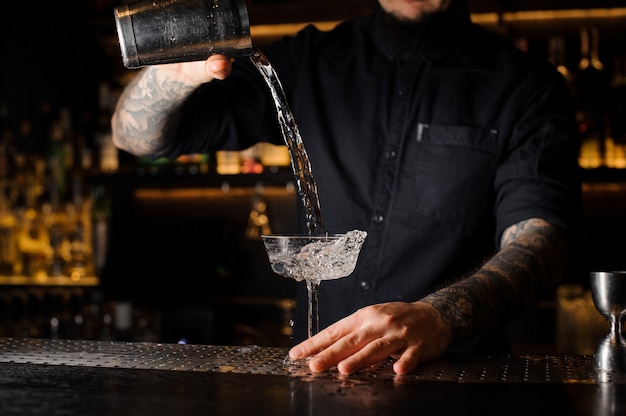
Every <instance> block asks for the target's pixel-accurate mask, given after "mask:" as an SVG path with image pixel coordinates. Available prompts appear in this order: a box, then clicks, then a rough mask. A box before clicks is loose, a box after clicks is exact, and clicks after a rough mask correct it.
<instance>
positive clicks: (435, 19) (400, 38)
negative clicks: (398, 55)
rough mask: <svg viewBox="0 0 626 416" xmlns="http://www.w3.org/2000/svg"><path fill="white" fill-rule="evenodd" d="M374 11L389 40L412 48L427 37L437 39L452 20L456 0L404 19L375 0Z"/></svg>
mask: <svg viewBox="0 0 626 416" xmlns="http://www.w3.org/2000/svg"><path fill="white" fill-rule="evenodd" d="M374 3H375V5H374V7H375V11H376V13H378V14H379V15H380V16H381V18H382V19H381V20H382V22H383V26H384V28H385V30H386V31H387V33H388V34H389V36H390V39H391V41H392V42H393V43H394V44H395V45H396V46H397V47H399V48H400V49H412V48H415V47H417V46H419V45H420V44H421V43H423V42H425V41H428V40H429V39H437V38H438V37H439V36H440V34H442V33H444V32H445V31H446V30H448V28H449V27H450V25H451V22H452V21H454V16H455V15H456V13H457V11H458V7H455V6H456V5H458V3H459V2H458V1H455V0H450V1H449V2H448V4H447V5H445V6H444V7H443V8H441V9H439V10H434V11H430V12H425V13H422V14H421V15H420V16H419V17H417V18H416V19H412V20H410V19H406V18H402V17H399V16H396V15H395V14H393V13H390V12H387V11H386V10H384V9H383V7H382V6H381V5H380V2H378V1H375V2H374Z"/></svg>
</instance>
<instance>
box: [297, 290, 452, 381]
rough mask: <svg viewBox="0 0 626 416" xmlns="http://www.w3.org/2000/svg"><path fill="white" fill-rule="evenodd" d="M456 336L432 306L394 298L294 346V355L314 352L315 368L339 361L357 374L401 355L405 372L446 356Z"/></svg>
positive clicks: (399, 368) (399, 369)
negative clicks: (394, 299)
mask: <svg viewBox="0 0 626 416" xmlns="http://www.w3.org/2000/svg"><path fill="white" fill-rule="evenodd" d="M451 340H452V331H451V329H450V328H449V327H448V326H447V325H446V324H444V322H443V321H442V320H441V317H440V316H439V313H438V312H437V310H436V309H435V308H434V307H432V306H431V305H429V304H426V303H422V302H415V303H404V302H392V303H382V304H378V305H371V306H367V307H365V308H362V309H360V310H358V311H356V312H355V313H353V314H352V315H350V316H348V317H346V318H344V319H342V320H340V321H338V322H336V323H334V324H333V325H331V326H329V327H328V328H326V329H324V330H322V331H320V332H319V333H318V334H317V335H315V336H313V337H312V338H310V339H308V340H306V341H304V342H302V343H300V344H298V345H296V346H295V347H293V348H292V349H291V350H290V351H289V356H290V358H291V359H294V360H297V359H302V358H306V357H311V356H313V355H314V356H313V357H312V358H311V359H310V360H309V368H310V369H311V371H314V372H321V371H325V370H328V369H330V368H332V367H334V366H337V370H338V371H339V372H340V373H341V374H353V373H355V372H357V371H359V370H363V369H366V368H369V367H371V366H373V365H375V364H377V363H379V362H380V361H382V360H384V359H386V358H387V357H390V356H391V357H393V358H395V359H397V361H396V362H395V363H394V365H393V369H394V371H395V373H396V374H399V375H402V374H407V373H410V372H411V371H413V370H414V369H415V368H416V367H417V365H418V364H419V363H420V362H423V361H428V360H431V359H434V358H437V357H440V356H441V355H443V353H444V352H445V351H446V349H447V347H448V346H449V344H450V342H451Z"/></svg>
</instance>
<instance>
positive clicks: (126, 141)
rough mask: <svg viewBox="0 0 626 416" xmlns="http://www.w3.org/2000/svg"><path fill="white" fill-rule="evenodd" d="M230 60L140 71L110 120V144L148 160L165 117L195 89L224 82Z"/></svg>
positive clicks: (222, 58) (217, 57)
mask: <svg viewBox="0 0 626 416" xmlns="http://www.w3.org/2000/svg"><path fill="white" fill-rule="evenodd" d="M231 70H232V60H230V59H228V58H227V57H225V56H223V55H213V56H211V57H209V58H208V59H207V60H206V61H196V62H185V63H180V64H167V65H157V66H151V67H147V68H143V69H142V70H140V71H139V73H138V74H137V75H136V76H135V77H134V78H133V79H132V81H131V82H130V83H129V84H128V86H127V87H126V88H125V89H124V91H123V93H122V95H121V97H120V99H119V100H118V102H117V106H116V109H115V113H114V114H113V117H112V118H111V127H112V131H113V143H114V144H115V146H116V147H118V148H120V149H122V150H124V151H127V152H129V153H131V154H134V155H136V156H151V155H153V154H154V153H155V152H156V151H157V150H158V149H159V148H160V146H161V144H162V135H161V134H162V131H163V128H164V126H165V125H166V124H167V121H168V116H169V115H170V114H171V113H172V112H173V111H174V110H175V109H176V108H177V107H178V106H179V105H180V104H181V103H182V102H183V101H184V100H185V98H187V97H188V96H189V94H191V92H192V91H193V90H194V89H196V88H197V87H198V86H200V85H201V84H203V83H205V82H210V81H212V80H213V79H224V78H226V77H227V76H228V75H230V72H231Z"/></svg>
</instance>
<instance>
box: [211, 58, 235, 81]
mask: <svg viewBox="0 0 626 416" xmlns="http://www.w3.org/2000/svg"><path fill="white" fill-rule="evenodd" d="M232 69H233V59H232V58H229V57H227V56H225V55H212V56H210V57H209V58H208V59H207V60H206V71H207V73H208V75H209V76H210V77H212V78H215V79H225V78H226V77H228V76H229V75H230V73H231V71H232Z"/></svg>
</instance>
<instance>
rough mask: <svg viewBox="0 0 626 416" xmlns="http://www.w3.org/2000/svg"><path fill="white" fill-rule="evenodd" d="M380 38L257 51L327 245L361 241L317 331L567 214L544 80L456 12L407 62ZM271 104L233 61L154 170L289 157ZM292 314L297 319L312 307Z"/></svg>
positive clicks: (365, 33)
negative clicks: (236, 152)
mask: <svg viewBox="0 0 626 416" xmlns="http://www.w3.org/2000/svg"><path fill="white" fill-rule="evenodd" d="M387 33H388V32H386V31H385V29H384V26H383V24H382V22H381V19H380V17H379V16H377V15H373V16H370V17H366V18H360V19H357V20H352V21H347V22H344V23H342V24H340V25H339V26H338V27H337V28H336V29H334V30H332V31H331V32H320V31H318V30H316V29H315V28H314V27H312V26H311V27H308V28H306V29H305V30H303V31H302V32H301V33H299V34H298V35H297V36H295V37H293V38H286V39H283V40H281V41H279V42H277V43H275V44H272V45H271V46H269V47H268V48H267V49H266V50H264V53H265V54H266V56H267V57H268V58H269V61H270V63H271V64H272V66H273V67H274V69H275V70H276V72H277V73H278V76H279V77H280V79H281V81H282V84H283V86H284V88H285V91H286V93H287V96H288V99H289V103H290V107H291V110H292V112H293V114H294V117H295V120H296V123H297V125H298V128H299V130H300V133H301V136H302V139H303V142H304V146H305V148H306V151H307V153H308V155H309V157H310V160H311V165H312V169H313V174H314V178H315V180H316V182H317V187H318V192H319V199H320V204H321V209H322V215H323V220H324V224H325V226H326V230H327V231H328V232H329V233H341V232H346V231H348V230H353V229H361V230H365V231H367V232H368V237H367V239H366V242H365V244H364V246H363V249H362V251H361V254H360V257H359V262H358V265H357V268H356V270H355V271H354V273H353V274H352V275H351V276H349V277H347V278H343V279H339V280H335V281H325V282H322V284H321V285H320V295H319V300H320V327H321V328H324V327H325V326H327V325H328V324H330V323H332V322H334V321H336V320H338V319H339V318H341V317H344V316H346V315H348V314H350V313H352V312H354V311H355V310H356V309H358V308H360V307H362V306H365V305H368V304H372V303H378V302H386V301H415V300H417V299H420V298H421V297H423V296H424V295H426V294H428V293H430V292H432V291H433V290H435V289H436V288H437V287H438V286H439V285H442V284H445V282H447V281H448V280H449V279H453V278H458V277H459V276H462V275H464V274H467V273H468V272H469V271H471V270H473V269H475V268H476V267H477V266H478V265H479V264H480V263H482V262H483V261H484V260H485V259H486V258H488V257H489V256H490V255H492V254H493V253H494V252H495V250H497V249H498V244H499V240H500V237H501V234H502V232H503V231H504V230H505V229H506V228H507V227H509V226H511V225H513V224H515V223H517V222H519V221H522V220H525V219H529V218H533V217H539V218H544V219H546V220H548V221H550V222H551V223H553V224H556V225H558V226H560V227H563V228H564V229H566V230H567V229H569V228H570V227H571V222H572V219H573V216H574V213H575V211H576V209H577V199H576V198H577V192H578V185H579V184H578V181H577V173H576V172H577V169H578V165H577V154H578V145H579V142H578V136H577V134H576V131H575V124H574V111H573V106H572V104H571V100H570V98H569V96H568V93H567V88H566V85H565V83H564V80H563V79H562V77H561V76H560V75H559V74H558V73H557V71H556V70H555V69H554V68H553V67H552V66H551V65H549V64H548V63H547V62H539V61H536V60H534V59H533V58H532V57H531V56H529V55H527V54H525V53H523V52H521V51H519V50H517V49H516V48H515V47H514V46H513V45H512V44H511V43H510V42H509V41H508V40H506V39H503V38H500V37H497V36H495V35H493V34H491V33H488V32H487V31H485V30H483V29H482V28H480V27H479V26H477V25H474V24H472V23H471V22H470V18H469V13H468V12H467V10H466V9H465V8H463V9H462V13H460V15H458V16H457V18H455V19H454V20H453V21H451V22H450V24H449V25H445V26H442V27H440V29H439V31H437V32H436V33H434V34H433V36H430V37H428V39H425V40H424V41H423V42H421V43H418V44H417V45H415V46H414V47H413V48H410V49H404V50H403V49H401V48H399V47H398V46H397V44H396V43H394V42H392V41H391V39H390V38H389V35H388V34H387ZM271 100H272V99H271V97H270V95H269V89H268V88H267V86H266V85H265V83H264V81H263V80H262V78H261V76H260V74H259V73H258V71H257V70H256V69H255V68H254V67H253V65H252V64H251V63H250V62H249V61H247V60H245V59H244V60H239V61H237V62H236V63H235V68H234V72H233V74H232V76H231V77H229V78H228V79H227V80H226V81H223V82H220V81H214V82H211V83H209V84H206V85H205V86H203V88H200V89H199V90H198V91H197V93H196V94H195V95H194V96H193V97H192V98H191V99H190V100H189V103H188V106H187V108H185V110H184V111H183V113H182V114H181V118H180V119H179V120H180V121H181V123H180V124H175V125H172V129H175V128H179V131H178V132H179V135H178V139H177V141H176V142H173V143H171V144H170V146H169V147H168V148H166V149H164V151H163V154H164V155H168V156H174V155H177V154H181V153H190V152H194V151H207V150H212V149H216V148H223V149H243V148H246V147H248V146H250V145H251V144H253V143H254V142H256V141H269V142H274V143H283V139H282V136H281V134H280V131H279V129H278V123H277V120H276V111H275V108H274V105H273V102H272V101H271ZM303 219H304V218H303ZM303 225H304V221H303ZM304 230H305V229H304V228H303V232H305V231H304ZM299 286H300V287H304V285H299ZM303 290H304V289H302V293H300V295H302V294H303V293H304V292H303ZM298 306H299V312H298V313H297V316H298V317H303V316H304V315H303V314H302V313H303V312H302V311H304V309H305V307H306V298H304V297H300V298H299V302H298ZM305 323H306V319H298V320H297V323H296V328H295V338H296V339H295V340H296V341H297V340H299V339H302V338H304V337H305V332H306V325H305Z"/></svg>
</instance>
